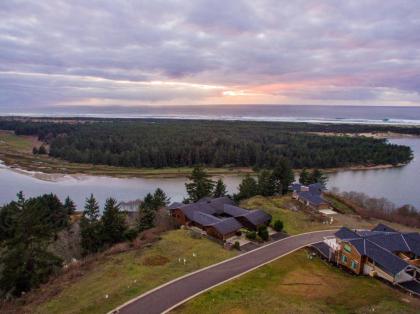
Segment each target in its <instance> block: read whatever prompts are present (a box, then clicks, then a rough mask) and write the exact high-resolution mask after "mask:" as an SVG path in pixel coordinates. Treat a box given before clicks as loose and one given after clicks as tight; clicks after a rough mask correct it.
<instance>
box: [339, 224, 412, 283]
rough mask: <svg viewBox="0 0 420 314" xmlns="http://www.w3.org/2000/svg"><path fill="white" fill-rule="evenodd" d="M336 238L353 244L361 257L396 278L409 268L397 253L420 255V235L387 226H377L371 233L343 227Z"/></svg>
mask: <svg viewBox="0 0 420 314" xmlns="http://www.w3.org/2000/svg"><path fill="white" fill-rule="evenodd" d="M391 230H392V231H391ZM335 236H336V237H337V238H339V239H341V240H343V241H346V242H349V243H351V244H352V245H353V246H354V247H355V248H356V249H357V251H359V253H360V254H361V255H365V256H367V257H369V258H371V259H372V260H373V261H374V262H375V264H378V265H380V266H381V268H382V269H383V270H384V271H386V272H387V273H389V274H392V275H394V276H395V275H396V274H397V273H399V272H400V271H402V270H403V269H405V268H406V267H407V266H409V264H408V263H407V262H406V261H404V260H403V259H401V258H400V257H398V256H397V255H396V254H395V253H397V252H412V253H414V254H415V255H420V234H418V233H415V232H413V233H401V232H398V231H395V230H394V229H392V228H389V227H388V226H386V225H380V226H376V227H375V228H373V229H372V230H370V231H357V232H355V231H352V230H350V229H348V228H346V227H342V228H341V229H340V230H338V231H337V232H336V233H335ZM416 252H418V253H419V254H417V253H416Z"/></svg>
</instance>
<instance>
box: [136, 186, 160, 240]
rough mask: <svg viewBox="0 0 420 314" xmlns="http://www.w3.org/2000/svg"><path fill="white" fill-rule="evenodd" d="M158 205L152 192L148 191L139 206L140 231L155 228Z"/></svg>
mask: <svg viewBox="0 0 420 314" xmlns="http://www.w3.org/2000/svg"><path fill="white" fill-rule="evenodd" d="M155 217H156V207H155V204H154V200H153V196H152V194H150V193H148V194H147V195H146V197H145V198H144V200H143V202H142V203H141V204H140V206H139V218H138V231H139V232H142V231H144V230H147V229H150V228H153V227H154V226H155Z"/></svg>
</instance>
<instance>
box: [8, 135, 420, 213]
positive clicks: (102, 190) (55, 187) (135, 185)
mask: <svg viewBox="0 0 420 314" xmlns="http://www.w3.org/2000/svg"><path fill="white" fill-rule="evenodd" d="M391 142H393V143H397V144H403V145H407V146H410V147H411V148H412V150H413V152H414V155H415V158H414V160H413V161H412V162H411V163H410V164H408V165H406V166H404V167H399V168H390V169H377V170H357V171H355V170H346V171H339V172H337V173H333V174H330V175H329V182H328V188H332V187H338V188H339V189H340V190H341V191H359V192H364V193H366V194H368V195H370V196H374V197H386V198H388V199H389V200H391V201H392V202H394V203H396V204H397V205H403V204H407V203H409V204H412V205H414V206H416V207H417V208H419V209H420V188H419V186H418V179H419V178H420V158H418V156H420V139H419V138H407V139H393V140H391ZM223 180H224V182H225V184H226V185H227V189H228V192H229V193H234V192H236V190H237V187H238V185H239V183H240V181H241V180H242V177H240V176H232V175H229V176H223ZM185 182H186V178H183V177H179V178H155V179H150V178H114V177H106V176H90V175H77V176H73V175H46V174H42V175H41V174H36V173H29V172H24V171H16V170H13V169H10V168H8V167H6V166H5V165H2V164H0V205H2V204H5V203H7V202H10V201H11V200H14V199H15V198H16V193H17V192H19V191H23V193H24V194H25V196H27V197H30V196H37V195H40V194H43V193H55V194H57V195H58V196H59V197H60V198H61V199H64V198H65V197H66V196H67V195H68V196H70V197H71V198H72V199H73V200H74V201H75V203H76V204H77V206H78V208H79V209H81V208H83V204H84V201H85V199H86V197H87V196H89V195H90V193H93V194H94V196H95V197H96V199H97V200H98V201H99V203H100V205H101V206H103V204H104V202H105V199H106V198H107V197H110V196H112V197H114V198H116V199H118V200H119V201H129V200H135V199H139V198H143V197H144V196H145V195H146V194H147V193H148V192H153V191H154V190H155V189H156V188H157V187H160V188H162V189H163V190H164V191H165V192H166V193H167V194H168V196H170V197H171V200H172V201H182V199H183V198H184V197H185V195H186V193H185V185H184V184H185Z"/></svg>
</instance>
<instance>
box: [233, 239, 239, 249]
mask: <svg viewBox="0 0 420 314" xmlns="http://www.w3.org/2000/svg"><path fill="white" fill-rule="evenodd" d="M233 248H235V249H237V250H240V249H241V245H240V244H239V242H238V241H235V244H234V245H233Z"/></svg>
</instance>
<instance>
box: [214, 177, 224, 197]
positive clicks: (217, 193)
mask: <svg viewBox="0 0 420 314" xmlns="http://www.w3.org/2000/svg"><path fill="white" fill-rule="evenodd" d="M226 194H227V191H226V185H225V184H224V183H223V180H222V179H219V180H217V182H216V186H215V188H214V192H213V196H214V197H222V196H226Z"/></svg>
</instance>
